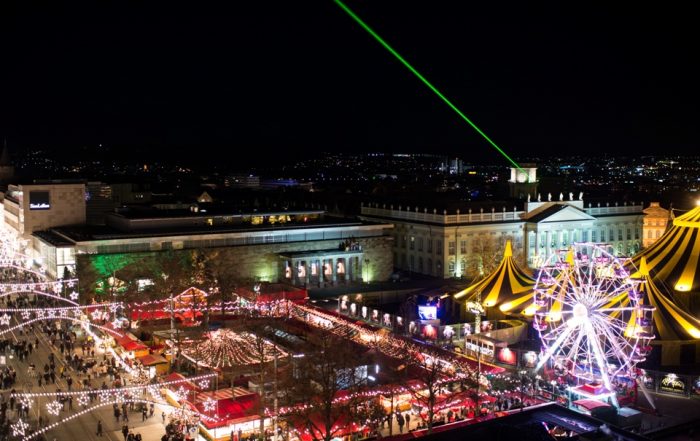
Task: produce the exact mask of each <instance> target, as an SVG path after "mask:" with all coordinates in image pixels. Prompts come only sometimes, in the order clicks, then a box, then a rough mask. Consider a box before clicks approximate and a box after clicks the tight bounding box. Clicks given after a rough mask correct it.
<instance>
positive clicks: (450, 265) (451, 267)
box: [447, 259, 455, 275]
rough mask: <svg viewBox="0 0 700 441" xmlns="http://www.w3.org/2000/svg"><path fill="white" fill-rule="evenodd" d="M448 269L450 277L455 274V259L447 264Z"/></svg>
mask: <svg viewBox="0 0 700 441" xmlns="http://www.w3.org/2000/svg"><path fill="white" fill-rule="evenodd" d="M447 269H448V271H449V272H450V275H452V274H454V272H455V261H454V259H450V261H449V262H447Z"/></svg>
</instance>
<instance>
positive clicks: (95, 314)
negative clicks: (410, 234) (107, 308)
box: [91, 309, 102, 320]
mask: <svg viewBox="0 0 700 441" xmlns="http://www.w3.org/2000/svg"><path fill="white" fill-rule="evenodd" d="M91 315H92V319H93V320H99V319H100V317H102V311H100V310H99V309H96V310H94V311H92V314H91Z"/></svg>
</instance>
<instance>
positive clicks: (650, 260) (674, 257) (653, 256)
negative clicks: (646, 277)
mask: <svg viewBox="0 0 700 441" xmlns="http://www.w3.org/2000/svg"><path fill="white" fill-rule="evenodd" d="M699 256H700V206H698V207H696V208H694V209H692V210H690V211H689V212H687V213H685V214H683V215H681V216H678V217H677V218H675V219H673V226H672V227H671V228H670V229H669V230H668V231H666V233H664V234H663V236H661V238H659V240H657V241H656V242H655V243H654V244H653V245H651V246H650V247H648V248H646V249H645V250H643V251H642V252H640V253H639V254H637V255H636V256H634V257H633V258H632V264H634V265H635V266H636V267H639V266H640V261H641V259H642V258H645V259H646V261H647V265H648V269H649V273H650V275H651V277H652V278H653V279H654V282H656V283H657V284H663V285H665V286H667V287H669V290H671V289H673V290H675V291H679V292H688V291H692V292H700V259H698V257H699Z"/></svg>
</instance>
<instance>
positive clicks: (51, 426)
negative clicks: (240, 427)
mask: <svg viewBox="0 0 700 441" xmlns="http://www.w3.org/2000/svg"><path fill="white" fill-rule="evenodd" d="M124 402H125V403H127V404H128V403H134V404H139V403H141V404H154V405H155V404H157V405H159V406H161V407H165V408H168V409H172V410H173V413H174V414H176V413H178V412H187V413H188V414H190V415H194V416H196V417H197V418H200V419H202V420H208V421H218V419H217V418H213V417H210V416H208V415H206V414H203V413H200V412H198V411H196V410H192V409H189V408H187V409H185V408H184V406H183V407H176V406H172V405H170V404H168V403H164V402H160V401H154V400H147V399H130V400H125V401H124ZM114 404H119V403H117V402H116V401H108V402H104V403H99V404H97V405H95V406H92V407H88V408H85V409H83V410H81V411H79V412H75V413H73V414H71V415H69V416H67V417H65V418H63V419H61V420H59V421H56V422H55V423H53V424H49V425H46V426H44V427H42V428H41V429H39V430H37V431H35V432H33V433H31V434H29V435H26V434H25V435H24V438H22V441H29V440H31V439H34V438H37V437H40V436H41V435H43V434H44V433H46V432H48V431H49V430H53V429H55V428H56V427H58V426H60V425H61V424H64V423H67V422H68V421H71V420H74V419H76V418H79V417H81V416H83V415H85V414H87V413H90V412H92V411H94V410H97V409H99V408H101V407H105V406H110V405H114ZM183 409H184V410H183ZM25 429H26V427H25ZM15 436H21V435H15Z"/></svg>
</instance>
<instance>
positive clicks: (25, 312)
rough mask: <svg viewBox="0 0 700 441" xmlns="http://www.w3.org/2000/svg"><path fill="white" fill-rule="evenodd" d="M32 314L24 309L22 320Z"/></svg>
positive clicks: (27, 318)
mask: <svg viewBox="0 0 700 441" xmlns="http://www.w3.org/2000/svg"><path fill="white" fill-rule="evenodd" d="M31 316H32V313H31V312H29V311H22V320H29V318H30V317H31Z"/></svg>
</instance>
